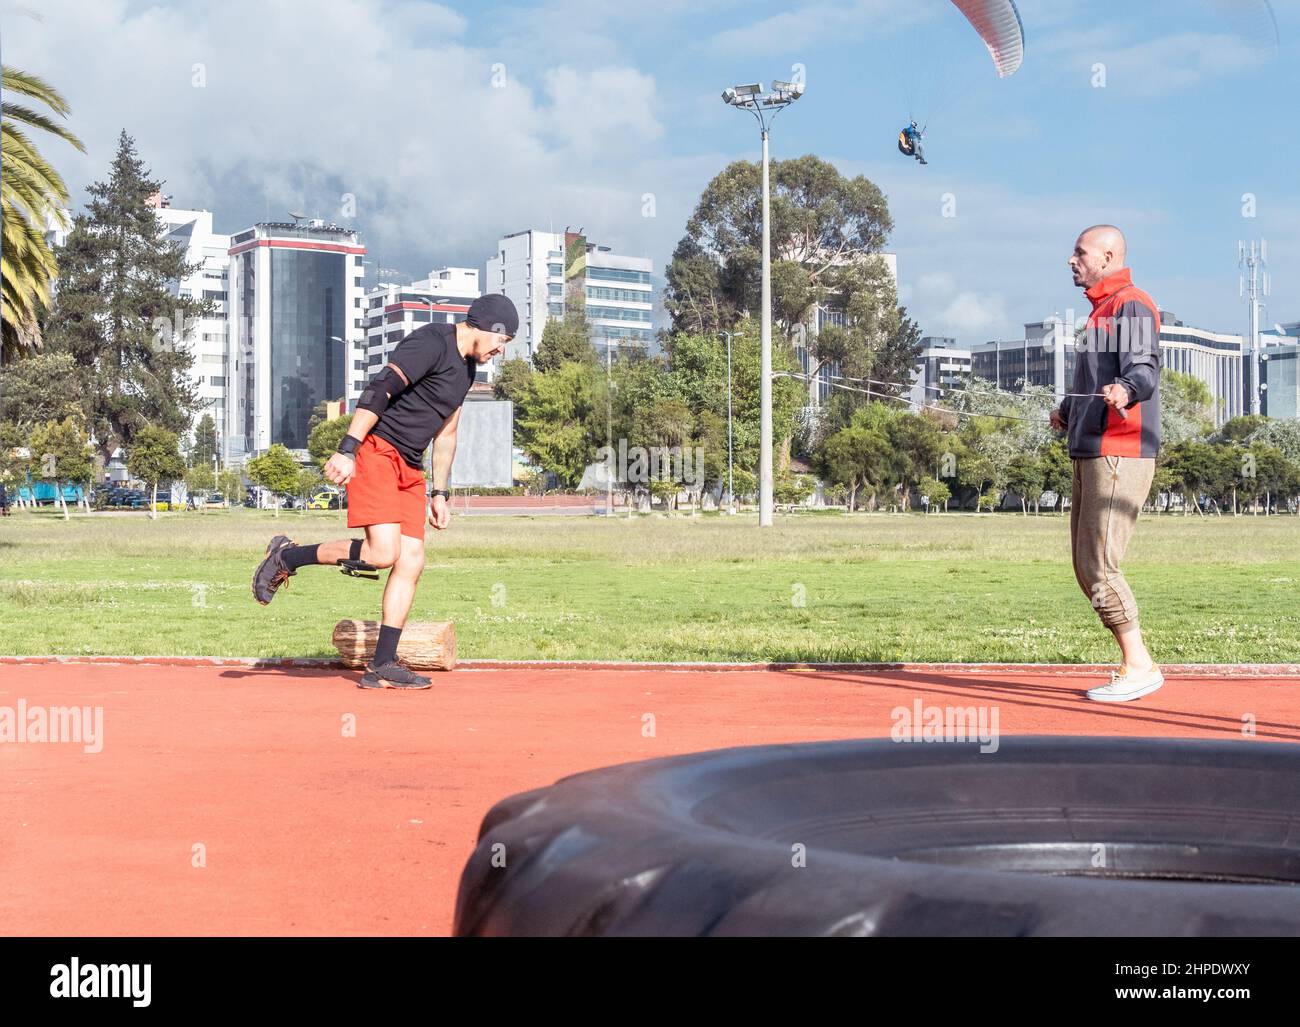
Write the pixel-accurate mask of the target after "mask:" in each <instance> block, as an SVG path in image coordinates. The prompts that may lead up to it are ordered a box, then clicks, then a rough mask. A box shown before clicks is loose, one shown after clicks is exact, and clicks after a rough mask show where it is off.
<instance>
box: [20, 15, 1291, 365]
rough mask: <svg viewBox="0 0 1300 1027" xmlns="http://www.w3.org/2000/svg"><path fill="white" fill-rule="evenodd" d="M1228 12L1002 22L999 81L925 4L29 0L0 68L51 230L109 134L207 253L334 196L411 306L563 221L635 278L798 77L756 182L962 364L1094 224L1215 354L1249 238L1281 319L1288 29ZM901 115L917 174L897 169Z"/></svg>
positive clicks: (1287, 180)
mask: <svg viewBox="0 0 1300 1027" xmlns="http://www.w3.org/2000/svg"><path fill="white" fill-rule="evenodd" d="M1250 6H1251V4H1250V3H1249V2H1248V0H1146V2H1143V3H1140V4H1135V3H1131V2H1118V0H1020V3H1019V7H1020V10H1021V14H1022V16H1023V20H1024V23H1025V28H1026V35H1027V47H1026V57H1025V63H1024V66H1023V68H1022V69H1021V71H1020V72H1019V73H1018V74H1016V75H1015V76H1013V77H1011V78H1009V79H1006V80H1001V81H999V80H997V79H996V78H995V76H994V74H993V70H992V64H991V61H990V60H989V58H988V55H987V53H985V51H984V50H983V48H982V46H981V44H980V42H979V40H978V38H977V37H976V35H975V34H974V32H973V30H971V28H970V27H969V25H968V24H967V23H966V22H965V20H964V19H963V18H962V16H961V14H960V13H959V12H958V11H957V9H956V8H955V7H954V6H953V5H952V4H951V3H949V2H947V0H860V2H856V3H851V2H820V0H812V2H808V3H794V4H769V3H753V2H750V3H739V2H731V0H720V2H713V3H708V2H705V3H698V2H697V3H685V2H679V0H660V2H656V3H653V4H648V5H632V4H615V3H611V2H604V3H592V2H585V0H583V2H578V0H553V2H547V3H539V4H527V5H525V4H507V3H502V4H496V3H474V4H457V3H453V4H446V5H440V4H431V3H420V2H388V0H315V2H297V0H294V2H282V3H277V4H275V5H270V4H266V3H263V2H260V0H227V2H225V3H222V4H219V5H214V4H211V3H207V2H204V3H188V2H177V3H155V4H149V3H137V2H127V0H102V2H100V3H96V4H93V5H91V4H86V3H84V2H83V3H71V2H66V0H45V2H43V3H42V4H41V6H40V8H39V15H37V16H36V17H33V16H31V14H30V13H24V11H25V10H26V11H28V12H32V11H35V10H36V8H35V5H32V6H31V7H29V8H24V7H22V6H21V5H4V6H0V17H3V18H4V19H5V22H4V33H5V34H4V45H5V51H4V58H5V61H6V63H9V64H14V65H17V66H19V67H23V68H26V69H28V70H30V71H33V72H36V73H37V74H40V75H43V76H45V77H46V78H48V79H49V80H50V81H51V82H52V83H54V84H55V85H56V86H57V87H59V88H60V89H61V90H62V91H63V92H64V93H65V95H66V96H67V97H68V99H69V101H70V102H71V104H72V107H73V119H72V125H73V128H74V130H75V131H76V132H78V134H80V135H81V136H82V138H83V139H84V140H85V141H86V142H87V144H88V148H89V151H90V152H89V153H88V154H87V155H85V156H84V157H83V156H81V155H78V154H75V153H73V152H72V151H71V150H70V149H68V148H67V147H64V146H62V144H55V143H50V144H49V145H48V146H47V147H46V150H47V153H48V155H49V156H50V157H51V158H52V159H53V160H54V161H55V162H56V163H57V165H58V167H59V168H60V169H61V170H62V171H63V172H64V174H65V177H66V178H67V179H68V182H69V185H70V186H71V187H72V188H73V190H74V194H75V199H76V201H77V203H78V204H80V203H81V202H82V201H83V200H84V197H85V193H84V187H85V185H86V184H87V183H88V182H89V181H91V180H92V179H94V178H99V177H103V175H104V174H105V172H106V169H107V165H108V162H109V160H110V159H111V155H112V150H113V145H114V141H115V139H116V135H117V132H118V130H119V129H120V128H123V127H125V128H126V129H127V130H128V131H129V132H131V133H132V134H133V135H134V136H135V137H136V139H137V143H138V145H139V148H140V151H141V153H142V154H143V156H144V157H145V158H146V159H147V160H148V161H149V163H150V164H151V165H152V167H153V169H154V171H155V173H156V174H157V175H159V176H160V177H162V178H165V179H166V180H167V187H166V188H167V191H168V192H170V193H172V194H173V195H174V197H175V200H174V202H175V204H176V205H177V206H197V207H207V208H209V209H212V210H213V211H214V212H215V213H216V218H217V227H218V230H221V231H237V230H239V229H241V228H244V227H246V226H247V225H248V224H249V223H251V222H252V221H254V220H261V219H264V218H266V217H268V216H269V217H273V218H276V219H281V218H283V217H284V214H285V212H286V211H288V210H291V209H293V210H306V211H309V212H311V213H314V214H317V215H319V216H322V217H327V218H332V219H335V220H342V218H341V216H340V214H339V208H340V205H341V197H342V196H343V195H344V194H345V193H346V194H351V195H354V196H355V197H356V202H357V217H356V219H355V223H356V225H357V226H358V227H359V228H360V229H361V231H362V233H363V238H364V240H365V241H366V243H367V244H368V246H369V247H370V248H371V251H372V254H373V255H374V256H375V257H376V258H377V259H379V260H380V262H382V263H383V264H384V265H386V266H389V267H394V268H399V269H401V270H403V271H404V272H406V273H407V274H409V275H410V276H411V277H420V276H423V274H425V273H426V272H427V271H428V270H429V269H430V268H431V267H433V266H436V265H442V264H465V265H468V266H477V267H479V268H480V269H481V267H482V264H483V261H484V260H485V259H486V258H487V257H488V256H489V255H490V254H491V251H492V246H493V242H494V240H495V239H496V238H497V237H498V235H500V234H501V233H503V232H508V231H514V230H518V229H520V228H523V227H529V226H535V227H542V228H547V227H552V226H553V227H554V228H555V229H557V230H558V229H562V228H563V227H564V226H565V225H566V224H568V225H572V226H574V227H577V226H582V227H584V228H585V229H586V231H587V233H588V235H589V236H590V237H592V238H593V239H595V240H597V241H601V242H606V243H609V244H610V245H613V246H614V247H615V248H616V249H619V250H621V251H625V252H632V253H644V254H648V255H650V256H652V257H653V258H654V260H655V265H656V270H657V271H658V272H660V273H662V269H663V267H664V264H665V262H666V261H667V259H668V257H669V255H670V254H671V252H672V249H673V246H674V245H675V244H676V242H677V240H678V239H679V238H680V236H681V234H682V231H683V226H684V222H685V220H686V218H687V217H688V216H689V214H690V212H691V210H692V209H693V207H694V204H695V201H696V199H697V198H698V195H699V192H700V190H701V189H702V188H703V186H704V185H705V183H706V182H707V181H708V180H709V178H711V177H712V176H713V175H714V174H716V173H717V172H718V171H719V170H721V169H722V168H723V167H725V166H726V164H727V163H728V162H729V161H732V160H736V159H753V158H755V156H756V154H757V152H758V135H757V132H756V130H755V128H754V125H753V121H752V119H750V118H749V117H748V116H747V115H744V114H741V113H740V112H737V111H733V110H730V109H728V108H727V107H725V106H724V104H723V103H722V101H721V100H720V99H719V95H718V94H719V92H720V91H721V89H722V88H723V87H724V86H726V85H729V84H733V83H737V82H745V81H754V80H762V81H764V82H768V81H771V80H772V79H773V78H786V77H790V76H791V75H792V74H793V73H794V69H795V67H796V66H802V68H803V69H804V74H805V76H806V82H807V91H806V93H805V95H804V97H803V98H802V99H801V100H800V101H799V102H798V103H797V104H796V105H795V106H794V107H793V108H791V109H790V110H788V111H786V112H785V113H783V114H782V115H781V116H780V117H779V118H778V119H777V121H776V124H775V130H774V132H773V156H774V157H775V158H777V159H780V158H783V157H790V156H797V155H800V154H804V153H815V154H817V155H818V156H820V157H822V158H824V159H826V160H829V161H831V162H833V163H834V164H835V165H836V166H837V167H838V168H839V169H840V170H841V171H842V172H843V173H845V174H847V175H856V174H863V175H866V176H867V177H869V178H871V179H872V180H873V181H875V182H876V183H877V184H878V185H879V186H880V187H881V188H882V189H883V190H884V192H885V193H886V195H887V196H888V198H889V202H890V208H891V212H892V215H893V217H894V221H895V231H894V233H893V235H892V237H891V239H890V245H889V248H890V249H891V250H893V251H894V252H896V253H897V254H898V262H899V263H898V266H899V278H900V295H901V296H902V299H903V301H904V302H905V303H906V305H907V306H908V307H909V310H910V311H911V312H912V313H913V315H914V316H915V317H916V318H917V319H918V320H919V322H920V323H921V325H922V328H923V330H924V331H925V332H926V333H927V334H938V335H942V334H949V335H956V336H958V337H959V338H960V339H961V341H963V342H967V343H974V342H980V341H984V340H986V339H990V338H994V337H1001V338H1011V337H1018V336H1020V335H1021V334H1022V331H1023V329H1022V323H1023V322H1025V321H1030V320H1038V319H1041V318H1043V317H1045V316H1047V315H1049V314H1052V313H1053V312H1058V311H1059V312H1061V313H1064V312H1065V311H1066V310H1067V309H1069V308H1074V309H1076V311H1080V312H1081V311H1082V309H1083V308H1084V306H1085V304H1084V302H1083V301H1082V297H1080V296H1079V294H1078V292H1077V291H1076V290H1075V289H1074V288H1073V287H1072V286H1071V284H1070V279H1069V275H1068V273H1067V271H1066V268H1065V259H1066V257H1067V256H1068V254H1069V251H1070V248H1071V246H1072V244H1073V241H1074V236H1075V234H1076V233H1077V231H1078V229H1079V228H1081V227H1084V226H1086V225H1088V224H1091V223H1093V222H1097V221H1113V222H1115V223H1117V224H1119V225H1120V226H1121V227H1122V228H1124V229H1125V230H1126V232H1127V233H1128V236H1129V240H1130V259H1131V263H1132V265H1133V267H1134V274H1135V278H1136V279H1137V280H1138V281H1139V282H1140V283H1141V284H1143V285H1144V286H1145V287H1146V288H1147V289H1148V291H1150V292H1151V293H1152V294H1153V295H1154V296H1155V297H1156V299H1157V300H1158V301H1159V302H1160V304H1161V305H1162V306H1163V307H1165V308H1166V309H1169V310H1172V311H1174V312H1175V313H1176V314H1177V315H1178V316H1179V317H1180V318H1182V319H1183V320H1184V321H1186V322H1188V323H1193V324H1198V325H1202V326H1204V327H1209V328H1213V329H1217V330H1222V331H1240V330H1242V328H1243V326H1244V324H1245V311H1244V307H1243V305H1242V304H1241V303H1240V301H1239V300H1238V298H1237V280H1236V244H1237V240H1238V239H1252V238H1261V237H1262V238H1266V239H1268V240H1269V247H1270V258H1271V271H1272V279H1273V293H1274V294H1273V298H1272V301H1271V304H1270V307H1269V310H1268V311H1267V314H1266V316H1267V318H1268V320H1269V322H1270V323H1271V322H1272V321H1293V320H1297V319H1300V242H1298V241H1297V240H1298V237H1300V196H1298V195H1297V184H1296V183H1297V181H1300V173H1298V172H1300V150H1298V147H1297V142H1296V133H1295V123H1296V115H1295V113H1294V110H1295V102H1296V97H1297V95H1300V89H1298V88H1297V86H1298V85H1300V74H1298V73H1297V63H1296V62H1297V58H1298V57H1300V46H1298V45H1297V41H1300V4H1297V3H1296V0H1274V2H1273V8H1274V10H1275V11H1276V15H1277V21H1278V25H1279V29H1280V34H1281V41H1282V42H1281V48H1280V51H1279V52H1278V53H1277V54H1275V55H1269V54H1266V53H1262V52H1261V51H1259V50H1258V49H1257V48H1256V47H1254V46H1253V45H1252V42H1253V41H1252V40H1251V39H1250V38H1249V24H1250V23H1249V21H1248V20H1243V14H1242V12H1243V11H1246V9H1247V8H1249V7H1250ZM1246 13H1247V14H1248V12H1246ZM1098 63H1100V64H1103V65H1104V66H1105V74H1106V84H1105V87H1104V88H1095V87H1094V85H1093V75H1094V72H1093V68H1094V65H1097V64H1098ZM196 67H201V69H202V73H201V76H199V78H198V79H196V74H198V73H197V72H196V70H195V69H196ZM200 80H201V84H198V83H199V82H200ZM909 97H910V98H911V99H912V100H913V101H914V102H915V103H916V104H917V106H916V107H915V108H914V109H912V111H911V112H914V113H915V114H916V115H917V116H918V118H920V119H921V120H923V121H926V122H927V123H928V125H929V133H928V136H927V145H928V152H929V156H930V157H931V163H930V165H929V166H927V167H920V166H919V165H917V164H915V162H912V161H910V160H907V159H905V158H904V157H902V156H901V155H900V154H899V153H898V152H897V150H896V149H895V147H894V139H895V136H896V134H897V131H898V129H899V128H900V127H901V124H902V123H903V122H904V121H905V120H906V117H907V115H908V113H909ZM647 193H649V194H652V195H653V197H654V216H653V217H646V216H644V214H645V210H644V202H643V197H644V196H645V195H646V194H647ZM1247 193H1249V194H1252V195H1253V197H1254V203H1255V207H1256V216H1255V217H1253V218H1246V217H1243V216H1242V207H1243V201H1242V196H1243V194H1247ZM945 194H951V195H952V197H954V198H955V203H956V215H957V216H956V217H952V218H945V217H943V216H942V210H941V208H942V203H943V197H944V196H945Z"/></svg>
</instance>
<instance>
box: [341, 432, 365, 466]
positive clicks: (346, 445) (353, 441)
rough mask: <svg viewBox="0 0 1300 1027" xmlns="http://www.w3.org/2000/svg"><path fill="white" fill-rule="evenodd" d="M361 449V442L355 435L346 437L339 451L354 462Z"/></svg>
mask: <svg viewBox="0 0 1300 1027" xmlns="http://www.w3.org/2000/svg"><path fill="white" fill-rule="evenodd" d="M360 448H361V440H360V439H358V438H357V437H356V436H355V435H344V436H343V441H342V442H340V443H339V448H338V451H339V452H340V453H342V454H343V455H344V456H350V457H352V459H353V460H355V459H356V458H357V450H358V449H360Z"/></svg>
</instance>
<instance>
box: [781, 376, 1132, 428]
mask: <svg viewBox="0 0 1300 1027" xmlns="http://www.w3.org/2000/svg"><path fill="white" fill-rule="evenodd" d="M773 377H774V378H799V379H801V380H803V381H813V380H814V378H813V376H812V375H809V374H800V373H798V372H792V371H778V372H776V373H775V374H774V375H773ZM817 380H818V381H825V382H826V384H827V385H830V386H832V387H834V388H837V389H842V390H844V391H845V392H856V393H859V394H861V395H864V396H874V397H876V398H878V399H892V400H893V401H894V402H896V403H906V404H907V405H908V406H911V405H912V401H911V400H910V399H908V398H907V397H906V396H895V395H893V394H892V393H888V392H876V391H874V390H872V389H869V388H866V389H864V388H855V387H854V386H852V385H844V384H842V383H843V382H858V383H865V384H867V385H880V386H886V387H893V388H900V389H913V388H916V387H917V386H916V385H915V384H910V385H909V384H908V383H906V382H886V381H880V380H879V379H876V378H849V377H846V376H845V375H839V374H833V375H828V376H827V377H826V378H818V379H817ZM920 388H922V389H925V390H927V391H930V392H938V393H940V394H942V393H945V392H960V391H961V390H960V389H945V388H943V387H942V386H939V385H922V386H920ZM993 392H995V393H996V394H997V395H1000V396H1007V397H1009V398H1011V399H1020V400H1026V399H1034V398H1035V397H1033V396H1026V395H1024V394H1023V393H1019V392H1009V391H1007V390H1006V389H994V390H993ZM1051 397H1052V399H1101V398H1104V397H1103V396H1102V395H1101V393H1100V392H1054V393H1052V394H1051ZM917 406H918V407H919V408H920V409H922V410H937V411H939V412H940V413H945V414H952V415H953V416H955V417H997V418H1001V419H1003V420H1007V421H1026V422H1029V423H1031V424H1041V423H1042V421H1043V419H1042V418H1041V417H1020V416H1018V415H1016V414H979V413H973V412H971V411H968V410H953V409H952V408H951V407H944V406H939V405H937V404H934V403H918V404H917ZM1114 409H1115V410H1116V412H1118V414H1119V416H1120V417H1121V418H1123V419H1124V420H1126V421H1127V420H1128V411H1127V410H1123V409H1121V408H1120V407H1115V408H1114Z"/></svg>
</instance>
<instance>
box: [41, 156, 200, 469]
mask: <svg viewBox="0 0 1300 1027" xmlns="http://www.w3.org/2000/svg"><path fill="white" fill-rule="evenodd" d="M161 186H162V183H161V182H159V181H156V180H154V179H153V177H152V176H151V174H150V172H149V170H148V169H147V168H146V167H145V166H144V162H143V161H142V160H141V159H140V158H139V157H138V156H137V155H136V150H135V142H134V141H133V140H132V139H131V137H130V136H128V135H127V134H126V132H125V131H123V132H122V134H121V135H120V136H119V137H118V144H117V156H116V157H115V158H114V160H113V166H112V171H111V173H110V176H109V179H108V181H107V182H96V183H94V184H93V185H91V186H90V187H89V189H88V190H87V191H88V192H89V193H90V197H91V199H90V202H89V203H88V204H87V209H86V211H85V212H84V213H81V214H78V215H77V216H76V217H75V218H74V220H73V228H72V232H71V233H70V234H69V236H68V242H67V245H66V246H64V247H63V248H62V249H61V250H60V251H59V253H58V260H59V268H60V276H59V289H58V292H57V293H56V295H55V300H54V306H53V309H52V310H51V313H50V319H49V323H48V325H47V327H46V343H47V348H48V349H50V350H51V351H53V352H65V353H68V354H70V355H71V356H72V358H73V359H74V360H75V361H76V364H77V369H78V373H79V374H80V376H81V377H82V381H83V390H82V391H83V395H84V397H85V399H84V402H85V405H86V419H87V423H88V425H89V426H90V428H91V430H92V431H93V432H94V434H95V441H96V443H97V444H98V448H99V453H100V456H101V457H102V458H103V459H105V460H107V459H108V458H109V457H110V456H111V455H112V453H113V451H114V449H116V448H117V447H118V446H129V445H130V444H131V442H132V441H133V440H134V439H135V437H136V436H137V435H138V434H139V433H140V431H142V430H143V429H144V428H146V427H150V426H153V427H158V428H163V429H166V430H168V431H171V432H174V433H176V434H178V435H179V434H181V433H183V432H184V431H185V430H186V429H187V428H188V427H189V424H190V420H191V418H192V416H193V414H194V412H195V410H196V409H197V407H198V394H197V389H196V387H195V385H194V383H193V382H192V380H191V379H190V377H189V375H188V372H189V369H190V367H191V366H192V364H193V356H192V354H191V353H190V352H189V345H188V342H187V341H186V340H187V338H188V337H189V336H190V335H191V333H192V331H193V330H194V327H195V325H196V322H195V320H194V319H196V318H197V317H199V316H201V315H203V314H206V313H210V311H211V304H210V303H206V302H203V301H198V300H193V299H189V298H186V297H181V296H179V295H178V294H177V293H178V288H177V286H178V283H179V282H180V281H182V280H183V279H184V278H186V277H187V276H188V275H190V274H193V273H194V271H196V270H197V265H191V264H187V263H186V261H185V252H184V250H182V249H180V248H179V247H176V246H174V245H172V244H171V243H169V242H167V240H166V239H165V238H164V237H163V235H162V233H161V231H160V229H159V223H158V218H157V215H156V214H155V208H154V207H153V206H152V205H151V204H150V203H149V198H150V197H151V196H153V194H155V193H157V192H159V191H160V189H161Z"/></svg>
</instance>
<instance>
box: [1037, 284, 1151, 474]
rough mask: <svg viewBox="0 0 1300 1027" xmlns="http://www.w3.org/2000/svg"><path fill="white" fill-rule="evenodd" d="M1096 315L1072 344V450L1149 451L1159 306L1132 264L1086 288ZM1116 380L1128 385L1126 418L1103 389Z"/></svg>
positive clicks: (1081, 453) (1068, 419)
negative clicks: (1132, 270)
mask: <svg viewBox="0 0 1300 1027" xmlns="http://www.w3.org/2000/svg"><path fill="white" fill-rule="evenodd" d="M1084 295H1085V296H1087V297H1088V299H1089V300H1091V301H1092V314H1091V315H1090V316H1089V317H1088V325H1087V328H1086V330H1085V332H1084V335H1083V337H1082V338H1080V339H1079V340H1077V341H1076V343H1075V352H1076V357H1075V363H1074V385H1073V386H1072V387H1071V388H1070V391H1071V392H1075V393H1087V394H1088V398H1078V397H1075V398H1070V397H1066V398H1065V399H1063V400H1062V401H1061V417H1062V418H1064V420H1065V423H1066V426H1067V428H1068V433H1069V444H1070V456H1071V457H1073V458H1074V459H1076V460H1078V459H1087V458H1089V457H1097V456H1134V457H1151V458H1154V457H1155V455H1156V454H1157V453H1158V452H1159V450H1160V308H1159V307H1157V306H1156V304H1155V301H1154V300H1153V299H1152V298H1151V297H1150V296H1148V295H1147V294H1146V293H1145V292H1143V291H1142V290H1141V289H1139V288H1138V287H1137V286H1135V285H1134V284H1133V277H1132V274H1131V273H1130V271H1129V269H1128V268H1124V269H1123V270H1120V271H1116V272H1115V273H1114V274H1113V275H1109V276H1107V277H1106V278H1103V279H1102V280H1101V281H1100V282H1098V283H1097V284H1096V285H1094V286H1093V287H1092V288H1090V289H1088V291H1087V292H1085V293H1084ZM1115 382H1118V383H1119V384H1120V385H1123V386H1124V388H1125V389H1126V390H1127V391H1128V394H1129V397H1130V403H1129V406H1128V407H1127V413H1128V419H1127V420H1125V419H1124V418H1122V417H1120V415H1119V414H1118V413H1117V412H1116V411H1114V410H1113V409H1112V408H1111V407H1110V406H1109V405H1107V403H1106V401H1105V400H1104V399H1102V398H1101V396H1100V395H1099V393H1100V392H1101V390H1102V388H1103V387H1104V386H1106V385H1111V384H1113V383H1115Z"/></svg>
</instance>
